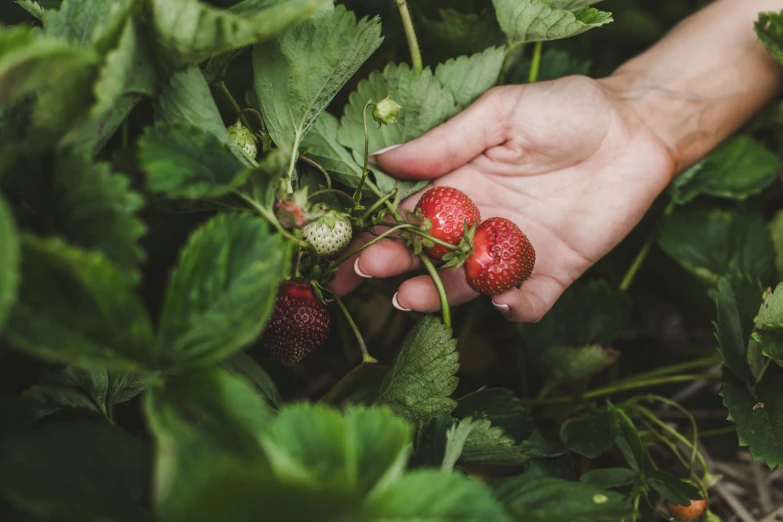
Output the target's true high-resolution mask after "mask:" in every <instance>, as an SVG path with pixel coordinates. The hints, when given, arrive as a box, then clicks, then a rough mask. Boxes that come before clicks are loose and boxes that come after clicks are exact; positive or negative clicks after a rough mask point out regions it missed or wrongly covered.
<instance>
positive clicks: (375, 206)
mask: <svg viewBox="0 0 783 522" xmlns="http://www.w3.org/2000/svg"><path fill="white" fill-rule="evenodd" d="M395 194H397V189H394V190H392V191H391V192H389V193H388V194H384V196H383V197H382V198H381V199H379V200H378V201H376V202H375V203H373V204H372V206H371V207H370V208H368V209H367V210H366V211H365V212H364V214H362V216H361V217H360V218H359V219H361V220H362V221H366V220H367V218H369V217H370V216H372V214H373V212H375V211H376V210H378V209H379V208H380V207H381V206H382V205H384V204H386V202H387V201H389V200H390V199H391V198H392V197H393V196H394V195H395Z"/></svg>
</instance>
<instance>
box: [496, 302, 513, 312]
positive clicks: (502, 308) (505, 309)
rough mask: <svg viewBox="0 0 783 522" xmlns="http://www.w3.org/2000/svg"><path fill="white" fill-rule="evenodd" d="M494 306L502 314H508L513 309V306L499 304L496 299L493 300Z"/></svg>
mask: <svg viewBox="0 0 783 522" xmlns="http://www.w3.org/2000/svg"><path fill="white" fill-rule="evenodd" d="M492 306H494V307H495V308H497V309H498V311H499V312H500V313H501V314H507V313H508V312H509V310H511V307H510V306H508V305H507V304H498V303H496V302H495V301H492Z"/></svg>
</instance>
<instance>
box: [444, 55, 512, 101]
mask: <svg viewBox="0 0 783 522" xmlns="http://www.w3.org/2000/svg"><path fill="white" fill-rule="evenodd" d="M505 56H506V52H505V49H503V48H501V47H490V48H489V49H487V50H486V51H484V52H483V53H478V54H474V55H472V56H460V57H459V58H456V59H453V60H449V61H447V62H445V63H442V64H440V65H438V67H437V68H436V69H435V78H437V80H438V82H440V84H441V85H442V86H443V87H445V88H446V90H447V91H449V92H450V93H451V95H452V96H454V100H455V101H456V102H457V106H458V108H457V110H456V111H455V113H456V112H457V111H459V110H462V109H465V108H466V107H467V106H468V105H470V104H471V103H473V102H474V101H476V99H477V98H478V97H479V96H481V95H482V94H484V93H485V92H486V91H488V90H489V89H491V88H492V87H494V86H495V84H496V83H497V78H498V75H499V74H500V67H501V65H502V64H503V58H505Z"/></svg>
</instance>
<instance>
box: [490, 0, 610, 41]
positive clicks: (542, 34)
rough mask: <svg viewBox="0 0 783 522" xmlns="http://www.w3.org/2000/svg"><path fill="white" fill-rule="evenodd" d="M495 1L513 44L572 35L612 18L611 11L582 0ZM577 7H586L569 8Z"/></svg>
mask: <svg viewBox="0 0 783 522" xmlns="http://www.w3.org/2000/svg"><path fill="white" fill-rule="evenodd" d="M492 4H493V5H494V6H495V13H496V14H497V17H498V22H499V23H500V28H501V29H503V32H504V33H506V37H507V38H508V42H509V44H511V45H519V44H524V43H528V42H541V41H549V40H559V39H561V38H569V37H571V36H576V35H578V34H582V33H584V32H585V31H589V30H590V29H593V28H594V27H600V26H602V25H605V24H608V23H609V22H611V21H612V14H611V13H605V12H602V11H599V10H597V9H594V8H592V7H584V6H585V5H587V4H588V2H583V1H573V0H563V1H557V0H556V1H554V2H546V1H544V0H521V1H520V0H492ZM559 5H562V6H563V8H558V7H557V6H559ZM577 6H582V7H584V8H581V9H578V10H576V11H574V12H572V11H571V10H570V9H574V8H576V7H577Z"/></svg>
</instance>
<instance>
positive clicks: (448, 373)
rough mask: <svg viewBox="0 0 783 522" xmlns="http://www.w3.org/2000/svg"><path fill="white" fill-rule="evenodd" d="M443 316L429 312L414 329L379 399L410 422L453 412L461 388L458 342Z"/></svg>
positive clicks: (382, 387) (384, 384)
mask: <svg viewBox="0 0 783 522" xmlns="http://www.w3.org/2000/svg"><path fill="white" fill-rule="evenodd" d="M451 336H452V332H451V329H450V328H447V327H446V326H444V325H443V323H442V322H441V321H440V319H439V318H437V317H435V316H432V315H428V316H425V317H424V318H422V319H421V320H420V321H419V323H418V324H417V325H416V326H415V327H414V328H413V330H411V331H410V333H409V334H408V336H407V337H406V338H405V340H404V341H403V343H402V348H401V349H400V353H398V354H397V357H396V358H395V359H394V362H393V363H392V365H391V368H390V370H389V372H388V373H387V374H386V377H385V378H384V379H383V384H382V385H381V391H380V393H379V395H378V399H377V402H378V403H379V404H384V405H387V406H389V407H391V409H392V411H394V413H396V414H397V415H399V416H401V417H403V418H404V419H406V420H407V421H408V422H415V421H417V420H419V419H426V418H428V417H431V416H433V415H435V414H437V413H439V412H442V411H444V412H450V411H452V410H453V409H454V408H455V407H456V405H457V403H456V402H455V401H454V399H452V398H451V397H450V396H451V394H452V393H454V390H455V389H456V388H457V377H456V376H455V375H454V374H455V373H456V372H457V370H458V369H459V362H458V359H459V356H458V354H457V352H456V351H455V350H456V346H457V341H456V340H455V339H452V337H451Z"/></svg>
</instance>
